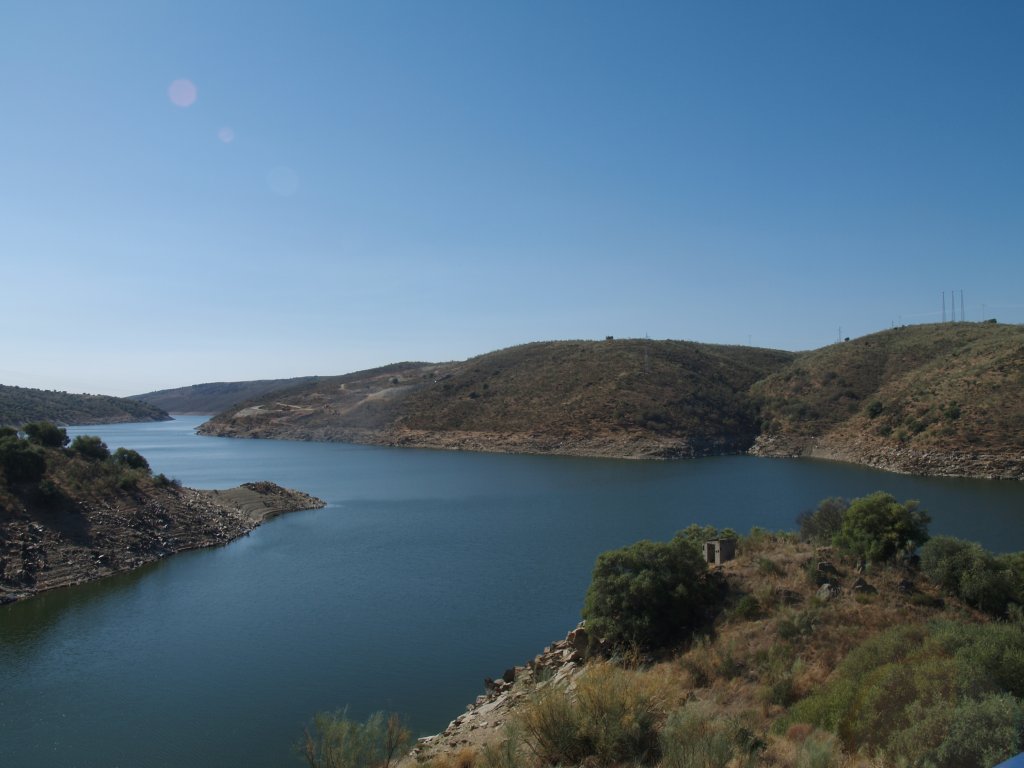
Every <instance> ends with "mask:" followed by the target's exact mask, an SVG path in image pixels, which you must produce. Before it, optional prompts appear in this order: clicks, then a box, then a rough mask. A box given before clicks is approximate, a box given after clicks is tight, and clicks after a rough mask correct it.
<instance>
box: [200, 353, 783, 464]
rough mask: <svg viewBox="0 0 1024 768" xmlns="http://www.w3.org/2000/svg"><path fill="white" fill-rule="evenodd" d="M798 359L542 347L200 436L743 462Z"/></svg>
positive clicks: (230, 416)
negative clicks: (728, 456) (784, 371)
mask: <svg viewBox="0 0 1024 768" xmlns="http://www.w3.org/2000/svg"><path fill="white" fill-rule="evenodd" d="M793 358H794V355H793V354H792V353H789V352H781V351H777V350H763V349H755V348H749V347H733V346H719V345H710V344H696V343H692V342H681V341H649V340H643V339H632V340H609V341H600V342H591V341H562V342H538V343H534V344H524V345H521V346H517V347H511V348H509V349H504V350H500V351H498V352H492V353H490V354H486V355H481V356H479V357H475V358H471V359H470V360H467V361H465V362H458V363H445V364H426V363H400V364H396V365H394V366H388V367H386V368H379V369H375V370H372V371H364V372H360V373H355V374H349V375H348V376H341V377H331V378H324V379H320V380H319V381H317V382H315V383H313V384H310V385H307V386H305V387H300V388H296V389H294V390H291V391H290V392H288V393H278V394H277V396H276V397H274V398H273V399H268V400H266V401H253V402H250V403H248V404H246V406H245V407H241V408H238V409H233V410H230V411H228V412H226V413H224V414H220V415H218V416H217V417H215V418H214V419H212V420H211V421H210V422H208V423H207V424H206V425H204V426H203V427H202V428H201V430H200V431H201V432H203V433H205V434H218V435H228V436H239V437H280V438H287V439H301V440H343V441H354V442H370V443H384V444H398V445H418V446H431V447H442V448H464V449H474V450H497V451H523V452H534V453H547V452H551V453H566V454H581V455H615V456H651V457H668V456H697V455H706V454H716V453H728V452H739V451H743V450H746V449H747V448H748V447H749V446H750V445H751V443H752V442H753V440H754V438H755V436H756V435H757V414H756V411H755V409H754V407H753V404H752V402H751V401H750V399H749V398H748V396H747V394H746V393H747V391H748V389H749V388H750V386H751V385H752V384H753V383H754V382H755V381H757V380H758V379H760V378H763V377H764V376H765V375H767V374H769V373H772V372H774V371H777V370H780V369H781V368H782V367H784V366H785V365H786V364H787V363H789V362H790V361H791V360H792V359H793Z"/></svg>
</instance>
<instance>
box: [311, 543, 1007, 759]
mask: <svg viewBox="0 0 1024 768" xmlns="http://www.w3.org/2000/svg"><path fill="white" fill-rule="evenodd" d="M683 533H685V532H683ZM952 541H953V542H955V540H952ZM937 544H940V547H939V549H934V548H933V549H931V550H930V552H925V551H922V555H921V565H920V567H919V566H918V565H917V564H916V561H915V560H914V559H913V558H910V559H903V558H897V559H896V560H893V561H889V562H872V563H869V564H868V565H867V568H866V569H865V567H864V564H863V562H862V561H860V560H859V558H858V557H856V556H852V555H851V554H850V553H849V552H846V551H843V550H841V549H839V548H837V547H833V546H815V544H814V543H811V542H806V541H801V540H799V538H798V537H797V536H796V535H794V534H769V533H766V532H764V531H759V530H757V529H754V530H753V531H752V532H751V534H750V535H749V536H745V537H741V538H740V540H739V550H738V556H737V558H736V559H735V560H732V561H730V562H726V563H725V564H723V565H721V566H717V567H716V568H715V569H714V570H713V571H712V572H710V573H707V574H706V575H705V576H704V577H702V578H706V579H707V580H709V581H710V582H711V583H712V584H714V585H715V588H716V591H717V593H718V594H719V595H720V598H719V600H720V602H719V604H718V605H717V606H716V607H715V608H714V610H713V611H712V614H713V615H712V616H711V617H710V618H709V619H706V620H705V621H704V622H703V623H702V624H701V623H698V624H695V625H694V627H693V633H692V635H691V636H690V637H689V638H687V639H684V640H682V641H679V642H676V643H674V644H670V645H668V646H666V647H664V648H660V649H656V650H654V651H644V652H637V651H636V650H633V651H630V650H629V649H628V648H626V649H619V652H618V653H615V654H613V655H612V656H611V658H607V656H608V652H607V650H606V649H605V648H604V643H603V642H600V643H599V642H595V640H597V638H596V636H595V635H594V633H593V631H592V628H591V626H590V624H589V623H588V624H586V625H581V626H580V627H578V628H577V629H575V630H573V631H572V632H570V633H569V635H568V636H567V637H566V638H565V640H560V641H557V642H555V643H552V644H551V645H550V646H548V647H547V648H545V649H544V652H543V653H541V654H539V655H538V656H536V657H535V658H534V659H532V660H530V661H528V662H526V663H525V664H523V665H521V666H515V667H510V668H509V669H508V670H507V671H506V672H505V674H504V675H503V676H501V677H499V678H496V679H495V680H490V679H487V681H486V682H485V686H486V690H485V691H484V693H483V694H482V695H481V696H479V697H478V698H477V700H476V702H475V703H473V704H470V705H469V706H468V707H467V709H466V711H465V712H463V713H462V714H460V715H459V716H458V717H457V718H456V719H455V720H453V721H452V723H451V724H450V725H449V726H448V727H447V728H446V729H445V731H444V732H443V733H440V734H438V735H436V736H432V737H427V738H424V739H420V740H419V741H418V742H417V744H416V746H415V748H414V750H413V751H412V754H411V755H409V756H407V757H405V758H403V760H402V761H401V762H400V763H399V766H400V768H413V766H417V765H419V766H424V768H453V766H460V767H461V768H511V767H512V766H523V767H524V768H544V766H551V765H633V766H659V767H660V768H667V767H678V768H688V767H690V766H723V767H724V766H774V767H775V768H807V767H808V766H822V767H823V768H869V767H873V768H882V767H883V766H884V767H888V766H901V765H935V766H944V767H946V768H988V767H989V766H992V765H995V764H996V763H998V762H1000V761H1001V760H1004V759H1006V758H1008V757H1010V756H1012V755H1014V754H1017V753H1018V752H1019V751H1020V750H1021V749H1022V748H1024V738H1022V733H1024V732H1022V730H1021V723H1022V722H1024V720H1022V718H1024V684H1022V682H1021V681H1022V680H1024V678H1022V677H1020V674H1021V673H1022V672H1024V664H1022V663H1021V659H1022V658H1024V657H1022V656H1021V655H1020V654H1021V653H1022V651H1024V625H1022V624H1021V623H1020V622H1019V621H1017V620H1012V619H1011V620H1009V621H1007V620H1005V618H1004V620H993V618H992V616H991V615H986V614H985V613H983V612H981V611H979V610H976V609H975V608H973V607H971V606H970V605H968V604H967V603H966V602H964V601H962V600H961V599H960V598H958V597H956V596H954V595H953V594H951V592H950V591H949V590H948V589H945V588H943V587H942V586H941V585H940V584H938V583H937V582H936V581H935V580H934V578H933V576H934V575H935V572H936V568H932V567H929V563H930V562H931V561H930V560H929V559H928V555H932V556H933V557H932V558H931V559H932V560H934V559H935V558H934V555H935V553H936V552H938V551H941V549H942V547H949V546H953V547H954V548H957V547H960V548H963V547H966V548H968V549H971V548H972V545H970V544H969V543H967V542H960V543H958V544H957V543H951V540H948V539H947V540H945V541H942V542H937ZM641 545H647V546H648V547H650V546H651V545H652V543H651V542H641V544H640V545H634V546H633V547H632V548H626V549H625V550H620V552H623V551H628V550H629V549H632V550H633V551H637V549H636V548H637V547H638V546H641ZM654 546H658V545H654ZM973 547H974V549H976V550H977V554H978V557H980V558H981V559H982V560H986V559H987V560H986V561H992V558H991V556H990V555H985V554H983V550H981V549H980V547H977V546H976V545H973ZM613 554H614V553H613ZM602 557H605V556H602ZM1019 558H1020V555H1019V554H1017V555H1013V556H1006V557H1005V562H1002V563H1001V564H999V565H992V568H993V569H994V570H993V571H992V572H993V573H1000V574H1002V575H1003V576H1004V577H1007V578H1011V579H1018V580H1019V578H1020V568H1019ZM954 561H955V557H954V558H952V559H951V560H949V561H947V562H946V563H943V562H941V561H940V562H939V563H938V567H937V570H939V571H943V570H944V569H947V566H949V567H953V568H954V569H955V566H951V564H952V563H953V562H954ZM600 563H601V560H600V558H599V560H598V565H597V566H596V567H595V578H597V574H598V572H599V568H600ZM664 567H665V562H664V561H662V560H659V561H658V568H664ZM1011 574H1012V575H1011ZM645 576H646V572H645V571H644V570H643V569H641V570H640V571H639V572H635V571H629V570H625V569H624V570H623V571H622V572H621V573H619V574H618V580H619V583H620V584H621V583H623V582H628V581H629V580H630V579H631V578H632V579H634V580H636V581H637V582H640V581H642V580H643V579H644V577H645ZM643 583H644V585H646V582H643ZM669 583H670V582H669ZM1014 583H1016V584H1019V581H1016V582H1014ZM693 588H694V587H693V583H688V584H686V585H685V590H686V592H687V594H690V592H691V591H692V590H693ZM622 589H623V590H625V587H622ZM637 589H638V591H641V592H642V593H643V594H646V592H643V590H644V586H638V587H637ZM1016 589H1019V587H1016ZM1016 597H1017V599H1019V597H1020V594H1019V593H1018V594H1017V595H1016ZM634 605H636V606H637V607H636V610H638V611H641V612H642V611H655V610H656V609H657V607H658V604H657V603H644V602H643V601H637V602H636V603H634ZM640 606H643V607H640ZM656 615H657V614H656ZM1010 615H1011V616H1012V615H1014V614H1013V612H1012V611H1011V614H1010ZM483 671H486V670H483ZM495 672H496V671H494V672H492V673H495ZM321 722H325V721H321ZM324 730H326V729H324ZM311 764H312V763H311ZM327 764H328V763H326V762H323V763H318V764H317V765H327Z"/></svg>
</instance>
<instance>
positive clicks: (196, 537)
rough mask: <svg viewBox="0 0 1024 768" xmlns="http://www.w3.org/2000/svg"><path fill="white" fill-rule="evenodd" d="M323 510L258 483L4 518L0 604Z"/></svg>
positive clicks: (156, 492)
mask: <svg viewBox="0 0 1024 768" xmlns="http://www.w3.org/2000/svg"><path fill="white" fill-rule="evenodd" d="M323 506H324V502H323V501H322V500H320V499H318V498H316V497H314V496H310V495H309V494H306V493H303V492H301V491H294V490H290V489H288V488H282V487H281V486H279V485H276V484H274V483H269V482H257V483H245V484H243V485H240V486H238V487H237V488H232V489H229V490H222V491H201V490H195V489H192V488H183V487H179V486H175V485H170V486H167V487H164V488H153V489H149V490H147V491H146V493H145V494H139V495H137V496H135V497H132V498H130V499H124V498H117V499H113V500H110V501H96V500H91V501H79V502H77V503H76V504H75V505H74V507H73V508H72V509H68V508H66V507H65V508H60V509H54V510H48V511H35V512H33V513H32V514H29V513H28V512H26V511H20V512H8V513H6V515H5V517H4V518H2V519H0V604H2V603H11V602H15V601H17V600H23V599H25V598H28V597H32V596H33V595H36V594H38V593H40V592H43V591H45V590H50V589H56V588H58V587H66V586H72V585H75V584H82V583H84V582H87V581H93V580H96V579H101V578H104V577H106V576H111V575H113V574H116V573H124V572H126V571H131V570H134V569H135V568H138V567H140V566H142V565H145V564H146V563H150V562H153V561H155V560H159V559H161V558H163V557H166V556H168V555H171V554H174V553H177V552H184V551H186V550H190V549H200V548H204V547H213V546H218V545H221V544H226V543H228V542H230V541H232V540H234V539H236V538H238V537H240V536H243V535H245V534H247V533H249V532H250V531H252V530H253V529H254V528H256V527H257V526H258V525H260V524H261V523H262V522H263V521H264V520H267V519H269V518H271V517H274V516H276V515H280V514H283V513H285V512H294V511H299V510H303V509H317V508H320V507H323Z"/></svg>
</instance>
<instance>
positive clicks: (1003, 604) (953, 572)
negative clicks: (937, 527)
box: [921, 536, 1021, 616]
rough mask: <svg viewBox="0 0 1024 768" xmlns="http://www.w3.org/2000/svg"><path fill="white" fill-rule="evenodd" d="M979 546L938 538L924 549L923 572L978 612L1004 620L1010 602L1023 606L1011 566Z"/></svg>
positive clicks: (1011, 563) (944, 537) (1009, 561)
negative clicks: (1000, 617) (984, 612)
mask: <svg viewBox="0 0 1024 768" xmlns="http://www.w3.org/2000/svg"><path fill="white" fill-rule="evenodd" d="M1014 562H1015V561H1014V560H1012V559H1010V558H1007V559H998V558H996V557H994V556H993V555H992V554H990V553H989V552H987V551H986V550H985V549H984V548H983V547H982V546H981V545H980V544H977V543H975V542H973V541H962V540H961V539H956V538H953V537H952V536H936V537H935V538H934V539H932V540H931V541H929V542H928V543H926V544H925V545H924V546H923V547H921V571H922V572H923V573H924V574H925V576H927V577H928V578H929V579H931V580H932V581H933V582H935V583H936V584H937V585H939V586H940V587H941V588H942V589H944V590H946V591H947V592H949V593H950V594H953V595H956V596H957V597H959V598H960V599H961V600H963V601H964V602H966V603H968V604H969V605H972V606H974V607H975V608H977V609H978V610H982V611H986V612H987V613H990V614H992V615H994V616H1003V615H1005V614H1006V610H1007V607H1008V605H1009V604H1010V602H1016V603H1020V602H1021V597H1020V595H1019V594H1018V593H1017V584H1018V582H1017V580H1016V579H1015V577H1014V576H1015V575H1014V572H1013V571H1012V570H1011V566H1012V565H1013V563H1014Z"/></svg>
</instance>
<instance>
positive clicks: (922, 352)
mask: <svg viewBox="0 0 1024 768" xmlns="http://www.w3.org/2000/svg"><path fill="white" fill-rule="evenodd" d="M1022 393H1024V327H1022V326H1017V325H996V324H994V323H946V324H941V325H922V326H913V327H906V328H895V329H892V330H889V331H883V332H881V333H875V334H872V335H870V336H864V337H863V338H859V339H854V340H853V341H849V342H845V343H843V344H834V345H832V346H828V347H824V348H822V349H819V350H815V351H814V352H809V353H806V354H803V355H801V356H800V357H799V358H798V359H797V360H795V361H794V362H793V364H792V365H790V366H787V367H786V368H785V369H784V370H781V371H777V372H775V373H773V374H771V375H769V376H768V377H766V378H765V379H764V380H762V381H759V382H758V383H757V384H755V385H754V386H753V387H752V389H751V394H752V395H753V396H754V398H755V399H756V401H757V403H758V408H759V413H760V417H761V421H762V431H761V435H760V436H759V438H758V440H757V443H756V444H755V447H754V451H753V452H755V453H758V454H760V455H811V456H820V457H824V458H837V459H844V460H848V461H856V462H859V463H863V464H869V465H870V466H874V467H878V468H880V469H895V470H897V471H903V472H913V473H917V474H955V475H974V476H983V477H984V476H995V477H1021V476H1022V468H1024V397H1022V396H1021V395H1022Z"/></svg>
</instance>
